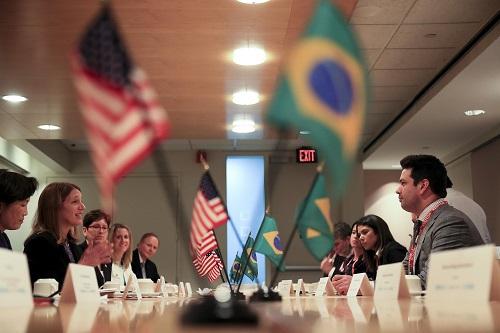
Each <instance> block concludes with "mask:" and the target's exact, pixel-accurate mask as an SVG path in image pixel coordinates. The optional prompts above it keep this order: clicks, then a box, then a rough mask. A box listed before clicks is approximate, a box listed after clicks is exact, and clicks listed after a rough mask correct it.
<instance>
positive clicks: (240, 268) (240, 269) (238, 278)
mask: <svg viewBox="0 0 500 333" xmlns="http://www.w3.org/2000/svg"><path fill="white" fill-rule="evenodd" d="M251 234H252V232H250V233H249V234H248V236H247V240H246V241H245V245H244V246H243V250H242V251H241V258H240V259H243V256H244V255H245V250H246V248H247V244H248V241H249V240H250V235H251ZM236 254H237V253H236ZM240 273H241V279H240ZM244 274H245V270H244V269H243V265H240V267H239V268H238V271H237V272H236V279H237V280H235V281H234V282H235V284H236V283H238V284H239V282H240V280H243V275H244ZM236 281H238V282H236ZM236 289H237V290H238V287H236Z"/></svg>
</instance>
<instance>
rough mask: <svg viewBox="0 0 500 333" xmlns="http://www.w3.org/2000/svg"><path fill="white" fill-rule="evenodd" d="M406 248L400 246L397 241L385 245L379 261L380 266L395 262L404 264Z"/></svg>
mask: <svg viewBox="0 0 500 333" xmlns="http://www.w3.org/2000/svg"><path fill="white" fill-rule="evenodd" d="M406 253H407V251H406V247H404V246H403V245H401V244H399V243H398V242H396V241H392V242H389V243H387V244H386V245H385V247H384V249H383V250H382V253H381V254H380V258H379V259H378V265H379V266H380V265H386V264H393V263H395V262H402V261H403V259H404V258H405V257H406Z"/></svg>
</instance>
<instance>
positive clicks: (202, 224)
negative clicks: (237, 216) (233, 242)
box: [190, 190, 227, 255]
mask: <svg viewBox="0 0 500 333" xmlns="http://www.w3.org/2000/svg"><path fill="white" fill-rule="evenodd" d="M226 222H227V214H226V209H225V207H224V205H223V203H222V200H221V199H220V198H219V197H216V198H214V199H211V200H208V201H207V199H206V198H205V196H204V195H203V192H202V191H201V190H198V193H197V194H196V198H195V200H194V205H193V216H192V218H191V236H190V237H191V246H192V248H193V249H197V251H198V252H199V253H200V254H201V255H203V254H207V253H208V252H209V251H212V250H213V249H215V248H216V247H217V242H216V241H215V237H213V234H212V237H210V236H209V237H207V235H208V234H209V231H210V230H213V229H214V228H217V227H218V226H220V225H222V224H224V223H226Z"/></svg>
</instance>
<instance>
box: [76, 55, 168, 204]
mask: <svg viewBox="0 0 500 333" xmlns="http://www.w3.org/2000/svg"><path fill="white" fill-rule="evenodd" d="M74 72H75V84H76V88H77V91H78V93H79V96H80V104H81V108H82V111H83V112H82V114H83V119H84V121H85V125H86V130H87V137H88V139H89V142H90V145H91V148H92V159H93V161H94V165H95V167H96V169H97V173H98V175H99V180H98V182H99V186H100V188H101V198H102V200H103V205H104V206H103V208H104V209H105V210H107V211H108V212H109V211H111V202H112V201H111V198H112V192H113V187H114V185H115V184H116V183H117V182H118V181H119V179H120V178H121V177H123V176H124V175H125V174H126V173H127V172H129V171H130V170H131V169H132V168H133V167H134V166H135V165H137V164H138V163H139V162H140V161H141V160H142V159H144V158H145V157H146V156H148V155H149V154H150V153H151V151H152V150H153V148H154V146H155V145H156V144H157V143H158V142H159V141H160V140H161V139H163V138H165V137H167V135H168V132H169V121H168V117H167V114H166V112H165V111H164V109H163V108H162V107H161V106H160V104H159V102H158V99H157V96H156V93H155V91H154V90H153V88H152V87H151V85H150V84H149V82H148V80H147V78H146V75H145V73H144V72H143V71H141V70H139V69H134V70H133V71H132V73H131V77H130V80H131V81H132V87H129V88H132V89H124V88H123V87H122V88H120V87H116V86H112V85H111V84H109V83H108V82H107V81H105V80H104V79H103V78H101V77H99V76H97V75H95V74H94V73H92V72H90V71H88V70H87V69H86V68H85V67H84V66H83V65H82V64H81V63H80V61H78V56H77V57H76V60H74Z"/></svg>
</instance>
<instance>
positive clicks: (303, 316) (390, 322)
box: [0, 296, 500, 333]
mask: <svg viewBox="0 0 500 333" xmlns="http://www.w3.org/2000/svg"><path fill="white" fill-rule="evenodd" d="M199 300H200V299H198V298H196V297H194V298H186V299H178V298H163V299H143V300H142V301H131V300H127V301H122V300H109V301H108V302H107V303H106V304H100V305H97V306H88V305H70V304H61V305H59V306H54V305H46V306H35V307H33V308H32V309H30V308H8V307H2V310H1V313H0V332H9V333H10V332H212V331H214V332H215V331H216V332H219V331H224V332H235V331H238V333H244V332H273V333H281V332H301V333H302V332H318V333H321V332H335V333H338V332H406V333H407V332H500V303H499V302H489V303H471V302H467V301H466V300H464V302H461V303H460V304H457V303H456V302H455V303H453V304H450V303H446V302H443V303H433V304H431V303H429V302H426V301H425V299H424V298H420V297H416V298H412V299H410V300H401V301H387V300H386V301H377V302H375V301H374V300H373V298H369V297H356V298H346V297H319V298H318V297H313V296H301V297H290V298H284V299H283V300H282V301H281V302H272V303H271V302H270V303H251V304H249V306H250V308H251V309H252V310H253V311H255V312H256V313H257V315H258V318H259V324H258V325H256V326H237V325H230V326H220V325H219V326H210V325H203V326H189V325H182V324H181V322H180V317H181V315H182V313H183V311H186V309H188V308H189V306H190V305H191V306H192V305H193V304H195V303H192V302H199Z"/></svg>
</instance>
